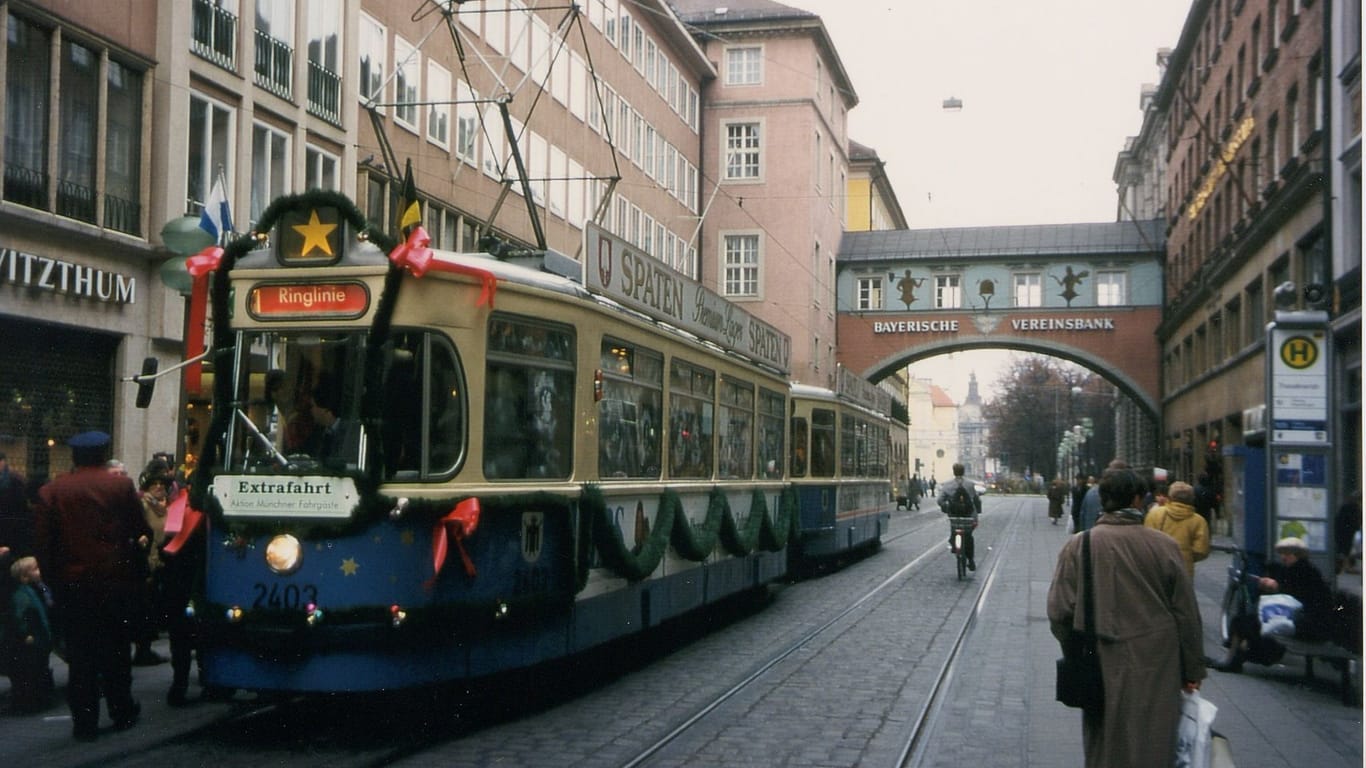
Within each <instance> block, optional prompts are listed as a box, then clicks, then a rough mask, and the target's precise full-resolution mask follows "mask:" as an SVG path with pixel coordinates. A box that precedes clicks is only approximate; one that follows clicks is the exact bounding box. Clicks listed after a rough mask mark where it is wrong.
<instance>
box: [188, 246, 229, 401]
mask: <svg viewBox="0 0 1366 768" xmlns="http://www.w3.org/2000/svg"><path fill="white" fill-rule="evenodd" d="M222 261H223V249H222V248H220V247H218V246H216V245H211V246H209V247H207V248H205V249H204V250H202V251H200V252H199V253H196V254H195V255H193V256H191V257H189V258H188V259H186V260H185V271H187V272H189V273H190V277H191V278H193V279H194V282H192V283H191V284H190V328H189V331H188V333H187V334H186V337H185V359H187V360H194V358H196V357H199V356H200V355H202V354H204V320H205V316H206V315H207V314H208V306H209V273H211V272H217V271H218V265H219V264H220V263H222ZM202 371H203V363H201V362H200V361H199V360H195V361H194V362H193V363H190V364H189V365H187V366H185V389H186V390H188V391H189V392H190V393H191V394H199V390H200V382H201V380H202V376H201V373H202Z"/></svg>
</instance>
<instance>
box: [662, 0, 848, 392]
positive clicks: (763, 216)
mask: <svg viewBox="0 0 1366 768" xmlns="http://www.w3.org/2000/svg"><path fill="white" fill-rule="evenodd" d="M671 5H672V6H673V7H674V8H675V9H676V10H677V11H678V15H679V17H680V18H681V19H682V20H683V22H684V23H686V24H687V25H688V26H689V27H690V28H691V29H693V30H694V37H695V39H696V40H697V41H698V44H699V45H701V46H702V48H703V50H704V51H705V54H706V57H707V60H708V61H711V62H713V64H714V66H715V68H716V71H717V78H716V80H714V81H712V82H711V83H710V84H709V85H707V86H706V87H705V88H704V90H703V101H704V102H705V104H706V109H705V110H704V118H703V127H702V136H703V141H702V162H701V165H702V169H703V174H702V175H703V184H702V189H701V201H702V209H703V215H705V217H706V225H705V226H704V227H703V229H702V241H701V248H700V250H699V253H700V258H701V261H702V276H701V279H702V282H703V283H704V284H705V285H707V286H708V287H710V288H713V289H714V290H716V292H717V293H720V294H721V295H723V296H725V297H727V298H729V299H730V300H732V301H736V302H738V303H740V304H741V305H742V306H743V307H744V308H745V309H746V310H748V311H750V312H753V313H754V314H755V315H757V316H759V317H760V318H762V319H764V320H766V321H767V322H769V323H772V324H773V325H775V326H777V327H779V328H787V329H793V331H792V332H791V335H792V337H793V339H794V345H793V350H792V376H793V378H794V379H796V380H798V381H800V382H802V383H804V384H812V385H816V386H823V387H832V386H833V384H834V375H835V363H836V345H837V339H836V336H835V315H836V306H835V258H836V255H837V253H838V250H839V245H840V236H841V234H842V233H843V231H844V225H845V207H844V204H845V191H846V189H847V185H848V181H849V159H848V152H847V147H848V135H847V125H848V113H849V110H850V109H853V108H854V106H855V105H856V104H857V103H858V97H857V95H856V94H855V93H854V90H853V86H852V84H851V83H850V81H849V78H848V75H847V74H846V73H845V71H844V66H843V64H842V63H841V62H840V59H839V55H838V53H837V52H836V51H835V48H834V44H833V43H832V42H831V40H830V36H829V34H828V33H827V32H826V30H825V26H824V24H822V23H821V20H820V17H818V16H816V15H815V14H812V13H808V12H806V11H800V10H797V9H795V8H790V7H788V6H784V5H782V4H780V3H775V2H771V0H740V1H739V2H729V3H720V2H716V1H715V0H671Z"/></svg>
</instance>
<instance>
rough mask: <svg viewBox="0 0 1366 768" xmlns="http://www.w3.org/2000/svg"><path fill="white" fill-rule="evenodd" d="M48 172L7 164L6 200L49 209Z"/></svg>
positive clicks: (30, 206) (40, 208)
mask: <svg viewBox="0 0 1366 768" xmlns="http://www.w3.org/2000/svg"><path fill="white" fill-rule="evenodd" d="M47 184H48V180H47V174H46V173H43V172H42V171H38V170H34V169H32V168H25V167H24V166H22V165H14V164H13V163H6V164H5V200H7V201H9V202H11V203H17V204H19V205H24V206H28V207H29V208H37V209H39V210H47Z"/></svg>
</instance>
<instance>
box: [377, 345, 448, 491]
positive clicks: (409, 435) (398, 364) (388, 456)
mask: <svg viewBox="0 0 1366 768" xmlns="http://www.w3.org/2000/svg"><path fill="white" fill-rule="evenodd" d="M392 344H393V347H392V350H391V351H390V353H389V359H390V364H389V372H388V378H387V380H386V382H385V390H384V391H385V393H386V396H385V411H384V431H383V439H384V460H385V466H386V467H387V470H388V476H389V478H390V479H396V480H412V479H417V478H419V477H421V478H431V477H440V476H444V475H448V474H450V473H451V472H453V471H454V470H455V469H456V467H457V465H458V464H459V463H460V460H461V459H462V458H463V449H464V446H465V403H464V397H463V392H464V386H463V384H462V381H461V375H460V365H459V361H458V360H457V358H456V354H455V350H454V349H452V348H451V346H450V344H449V343H448V342H447V341H446V340H445V339H444V338H443V337H440V336H436V335H433V334H428V333H424V332H419V331H407V332H399V333H395V334H394V335H393V340H392Z"/></svg>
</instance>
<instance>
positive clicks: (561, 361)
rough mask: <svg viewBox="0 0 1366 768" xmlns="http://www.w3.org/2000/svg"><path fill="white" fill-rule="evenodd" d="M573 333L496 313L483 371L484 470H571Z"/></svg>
mask: <svg viewBox="0 0 1366 768" xmlns="http://www.w3.org/2000/svg"><path fill="white" fill-rule="evenodd" d="M573 385H574V337H573V333H572V332H571V331H570V329H568V328H566V327H564V326H559V325H552V324H550V323H542V322H539V321H536V320H532V319H530V318H516V317H512V316H509V315H495V316H494V317H493V318H492V319H491V320H490V321H489V340H488V365H487V368H486V370H485V378H484V446H483V447H484V476H485V477H488V478H489V479H491V480H521V479H529V478H558V479H563V478H567V477H569V472H570V468H571V466H572V461H573V455H572V454H573V445H572V440H573V429H574V424H573V408H574V387H573Z"/></svg>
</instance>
